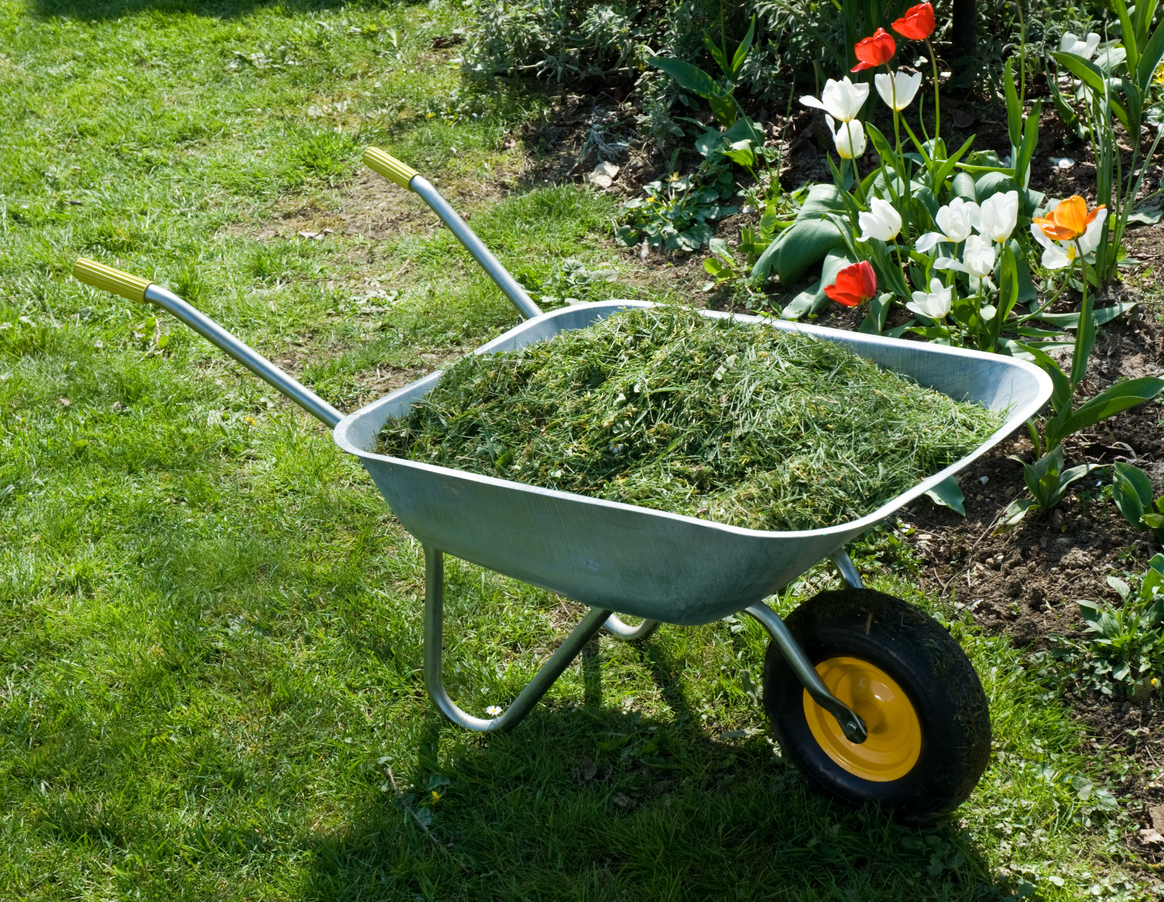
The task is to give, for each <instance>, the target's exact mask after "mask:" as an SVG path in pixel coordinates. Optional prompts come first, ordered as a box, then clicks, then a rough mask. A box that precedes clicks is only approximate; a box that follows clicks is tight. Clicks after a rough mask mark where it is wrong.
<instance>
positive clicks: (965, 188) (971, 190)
mask: <svg viewBox="0 0 1164 902" xmlns="http://www.w3.org/2000/svg"><path fill="white" fill-rule="evenodd" d="M950 194H951V196H953V197H962V198H965V199H966V200H972V201H974V202H975V203H977V202H978V189H977V188H976V187H975V185H974V176H972V175H970V173H968V172H959V173H958V174H957V175H956V176H954V181H953V182H952V183H951V185H950Z"/></svg>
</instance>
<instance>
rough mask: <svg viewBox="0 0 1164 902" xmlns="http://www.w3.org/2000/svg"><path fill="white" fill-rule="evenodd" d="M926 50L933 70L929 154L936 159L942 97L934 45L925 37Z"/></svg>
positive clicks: (935, 190) (935, 187) (940, 126)
mask: <svg viewBox="0 0 1164 902" xmlns="http://www.w3.org/2000/svg"><path fill="white" fill-rule="evenodd" d="M926 50H928V51H929V52H930V65H931V66H932V67H933V70H934V152H933V153H932V154H930V156H931V157H932V158H933V159H934V160H935V161H936V160H937V156H938V137H939V136H940V135H941V128H942V99H941V90H940V85H939V84H938V58H937V57H936V56H935V55H934V45H933V44H932V43H931V42H930V39H929V38H926ZM937 190H938V186H937V185H934V192H935V193H936V192H937Z"/></svg>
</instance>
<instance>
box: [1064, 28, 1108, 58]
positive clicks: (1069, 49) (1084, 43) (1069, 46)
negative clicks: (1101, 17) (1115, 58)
mask: <svg viewBox="0 0 1164 902" xmlns="http://www.w3.org/2000/svg"><path fill="white" fill-rule="evenodd" d="M1098 47H1099V35H1097V34H1096V33H1095V32H1094V31H1093V32H1091V34H1089V35H1088V36H1087V37H1086V38H1084V39H1080V38H1078V37H1076V36H1075V35H1073V34H1072V33H1071V32H1067V33H1066V34H1065V35H1063V40H1062V41H1061V42H1060V43H1059V49H1060V50H1061V51H1062V52H1063V53H1072V54H1074V55H1075V56H1081V57H1083V58H1084V59H1085V60H1089V59H1091V58H1092V57H1093V56H1095V51H1096V48H1098Z"/></svg>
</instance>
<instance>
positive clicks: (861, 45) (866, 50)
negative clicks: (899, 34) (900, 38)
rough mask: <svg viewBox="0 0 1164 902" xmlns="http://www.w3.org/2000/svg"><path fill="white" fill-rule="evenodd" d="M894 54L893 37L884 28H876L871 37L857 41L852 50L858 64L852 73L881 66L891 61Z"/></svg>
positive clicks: (895, 45)
mask: <svg viewBox="0 0 1164 902" xmlns="http://www.w3.org/2000/svg"><path fill="white" fill-rule="evenodd" d="M896 52H897V44H895V43H894V41H893V35H891V34H890V33H889V32H888V31H886V30H885V29H884V28H878V29H877V30H876V31H875V32H873V37H871V38H865V40H863V41H858V42H857V46H856V47H854V48H853V53H855V54H856V55H857V59H859V60H860V62H859V63H857V65H855V66H854V67H853V70H852V71H854V72H859V71H860V70H862V69H872V68H873V67H874V66H881V65H883V64H885V63H887V62H889V61H890V60H891V59H893V54H894V53H896Z"/></svg>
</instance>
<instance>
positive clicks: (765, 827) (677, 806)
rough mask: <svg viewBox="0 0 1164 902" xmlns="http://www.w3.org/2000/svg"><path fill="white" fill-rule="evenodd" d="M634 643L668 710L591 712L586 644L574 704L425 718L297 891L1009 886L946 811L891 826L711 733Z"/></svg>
mask: <svg viewBox="0 0 1164 902" xmlns="http://www.w3.org/2000/svg"><path fill="white" fill-rule="evenodd" d="M642 654H643V658H644V663H645V664H646V665H647V666H648V667H649V668H650V669H651V670H652V671H653V674H654V677H655V679H656V681H657V682H658V684H659V685H660V687H661V689H662V691H663V695H664V698H665V699H666V701H667V703H668V705H669V706H670V708H671V710H672V712H673V716H672V717H668V718H652V717H645V716H642V715H641V714H639V713H638V712H634V711H629V712H628V711H622V710H611V709H603V708H601V707H600V706H599V704H598V702H599V701H600V697H601V689H600V687H599V686H598V682H597V676H596V674H595V670H596V668H597V666H598V662H597V656H596V654H595V652H594V651H593V650H591V651H589V652H588V653H587V657H584V658H583V668H584V670H586V671H587V675H586V685H587V689H586V693H585V696H586V703H585V704H584V705H583V706H578V707H573V706H571V707H560V706H559V707H555V706H546V705H543V706H541V707H539V708H538V709H535V711H534V712H533V713H532V714H531V715H530V716H529V717H528V718H527V719H526V720H525V721H524V722H523V723H521V724H520V725H519V726H517V727H516V728H515V729H514V730H513V731H512V732H510V733H506V734H496V735H490V736H487V737H477V736H471V735H469V734H466V733H465V732H464V731H461V730H459V729H456V728H453V727H450V726H449V725H447V724H446V723H444V722H443V721H442V720H441V719H440V717H439V715H437V714H436V713H435V712H433V713H432V714H430V715H429V717H428V721H427V722H426V725H425V729H424V730H423V733H422V737H421V740H420V742H419V743H418V746H417V749H416V755H417V759H416V769H415V771H414V772H413V773H412V774H410V775H408V776H407V777H402V776H401V775H399V774H396V775H394V776H393V779H394V781H395V782H396V790H395V791H394V790H387V791H383V792H381V794H380V795H379V797H378V798H377V799H375V800H374V801H373V802H372V803H371V804H369V805H368V806H367V807H366V809H365V810H363V811H356V812H352V814H351V818H350V820H349V822H348V823H347V824H346V825H345V826H344V827H343V828H341V829H339V830H336V831H334V832H332V833H329V834H323V835H318V836H315V837H312V838H309V839H308V840H307V845H308V846H310V847H311V848H312V850H313V854H312V868H311V870H310V872H309V875H308V877H307V880H306V885H305V886H304V896H305V897H306V898H308V899H313V900H321V902H322V900H327V902H343V900H355V899H365V900H388V899H398V898H401V899H413V898H423V899H430V898H431V899H441V900H451V899H465V900H480V899H578V900H582V899H595V900H598V899H614V898H617V899H643V900H657V899H692V900H696V899H724V898H731V899H771V898H779V899H837V900H851V899H860V900H868V899H894V900H898V899H903V898H922V897H925V898H942V899H963V898H964V899H995V898H1006V897H1009V895H1010V894H1009V891H1008V889H1007V888H1006V887H1005V886H1004V885H1002V884H1000V883H998V882H997V881H995V879H994V878H993V877H992V875H991V873H990V870H989V867H988V866H987V864H986V862H985V860H984V857H983V856H982V855H981V854H980V853H979V851H978V850H977V849H976V848H975V846H974V844H973V842H972V840H971V839H970V837H969V836H967V835H965V834H963V833H960V832H959V828H958V825H957V822H956V821H954V820H946V821H942V822H939V823H937V824H935V825H931V826H929V827H925V828H913V827H903V826H901V825H899V824H897V823H895V822H894V821H893V820H892V819H891V818H890V817H889V816H888V815H887V814H886V813H885V812H883V811H880V810H877V809H874V808H851V807H849V806H846V805H844V804H842V803H840V802H837V801H834V800H832V799H830V798H826V797H824V796H822V795H820V794H818V793H817V792H815V791H813V790H812V789H811V788H810V787H809V786H808V784H807V782H806V781H805V780H804V778H803V777H801V776H800V774H799V773H798V772H797V771H796V770H795V769H794V768H792V767H790V766H787V765H785V764H784V763H783V761H782V760H781V758H780V757H779V755H778V754H777V752H776V750H775V748H774V746H773V745H772V743H771V742H770V741H769V740H768V739H767V737H766V736H764V735H751V736H738V737H736V738H735V739H733V740H731V741H728V740H727V738H726V737H719V738H714V737H712V736H709V735H708V734H707V732H706V731H705V730H704V729H703V728H702V727H701V726H700V725H699V723H698V722H697V721H696V719H695V717H694V716H693V714H692V710H691V708H690V706H689V704H688V702H687V700H686V699H684V698H683V695H682V692H680V691H679V690H678V689H677V688H676V685H677V681H676V680H675V679H674V673H675V667H674V664H673V662H671V661H669V660H667V659H666V656H665V655H663V654H661V653H660V652H659V651H658V650H657V649H652V648H650V647H649V646H648V647H645V648H644V649H643V652H642ZM592 674H594V675H592ZM438 762H445V763H444V764H443V766H439V765H438ZM434 792H435V793H437V794H438V795H439V798H437V796H436V795H434Z"/></svg>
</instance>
